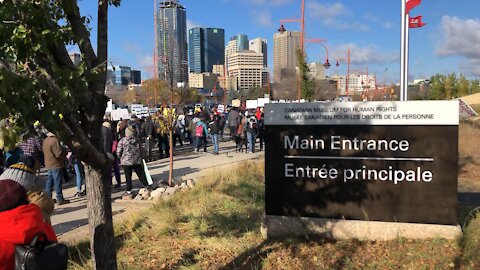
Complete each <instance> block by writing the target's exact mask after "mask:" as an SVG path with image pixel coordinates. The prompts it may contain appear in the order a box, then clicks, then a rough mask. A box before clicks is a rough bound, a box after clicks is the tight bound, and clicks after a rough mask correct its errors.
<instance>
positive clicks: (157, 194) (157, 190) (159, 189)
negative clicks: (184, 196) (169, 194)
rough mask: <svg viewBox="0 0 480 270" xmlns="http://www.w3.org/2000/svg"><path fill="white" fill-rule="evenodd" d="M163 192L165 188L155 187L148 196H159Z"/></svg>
mask: <svg viewBox="0 0 480 270" xmlns="http://www.w3.org/2000/svg"><path fill="white" fill-rule="evenodd" d="M164 192H165V188H157V189H155V190H154V191H152V193H150V197H153V198H158V197H161V196H162V194H163V193H164Z"/></svg>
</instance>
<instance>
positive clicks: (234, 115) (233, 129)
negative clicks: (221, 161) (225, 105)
mask: <svg viewBox="0 0 480 270" xmlns="http://www.w3.org/2000/svg"><path fill="white" fill-rule="evenodd" d="M239 124H240V112H239V111H238V109H237V108H232V110H231V111H230V112H229V113H228V127H229V128H230V139H231V140H232V139H233V137H234V136H235V135H236V134H237V130H238V125H239Z"/></svg>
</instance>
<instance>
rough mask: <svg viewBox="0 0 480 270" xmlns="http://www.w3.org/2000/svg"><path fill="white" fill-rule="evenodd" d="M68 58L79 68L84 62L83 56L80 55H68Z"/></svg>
mask: <svg viewBox="0 0 480 270" xmlns="http://www.w3.org/2000/svg"><path fill="white" fill-rule="evenodd" d="M68 56H69V57H70V60H72V62H73V64H74V65H75V66H78V65H79V64H80V62H82V56H81V55H80V54H79V53H68Z"/></svg>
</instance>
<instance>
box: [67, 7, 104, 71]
mask: <svg viewBox="0 0 480 270" xmlns="http://www.w3.org/2000/svg"><path fill="white" fill-rule="evenodd" d="M59 2H60V5H61V6H62V8H63V10H64V12H65V15H67V19H68V21H69V22H70V25H71V27H72V30H73V33H74V34H75V38H76V40H75V42H77V44H78V47H79V48H80V51H81V52H82V54H83V56H84V59H83V60H84V61H85V63H86V65H87V68H88V69H91V68H93V67H94V66H95V65H94V64H95V63H97V62H98V61H97V56H96V55H95V52H94V50H93V47H92V43H91V41H90V32H89V31H88V29H87V28H86V27H85V25H84V24H83V20H82V17H81V15H80V9H79V8H78V5H77V1H76V0H62V1H59Z"/></svg>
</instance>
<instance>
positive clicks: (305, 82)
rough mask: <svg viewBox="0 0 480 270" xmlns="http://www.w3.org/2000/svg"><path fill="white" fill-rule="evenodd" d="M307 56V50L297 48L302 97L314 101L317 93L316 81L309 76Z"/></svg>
mask: <svg viewBox="0 0 480 270" xmlns="http://www.w3.org/2000/svg"><path fill="white" fill-rule="evenodd" d="M306 59H307V56H306V54H305V52H303V51H301V50H297V61H298V68H299V70H300V72H299V76H300V82H301V92H302V98H303V99H305V100H308V101H312V100H313V97H314V95H315V81H313V80H312V79H311V78H309V74H308V72H309V71H310V70H309V68H308V65H307V60H306Z"/></svg>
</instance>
